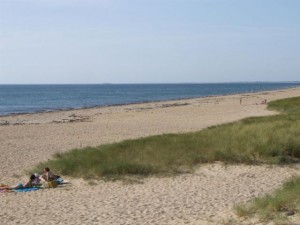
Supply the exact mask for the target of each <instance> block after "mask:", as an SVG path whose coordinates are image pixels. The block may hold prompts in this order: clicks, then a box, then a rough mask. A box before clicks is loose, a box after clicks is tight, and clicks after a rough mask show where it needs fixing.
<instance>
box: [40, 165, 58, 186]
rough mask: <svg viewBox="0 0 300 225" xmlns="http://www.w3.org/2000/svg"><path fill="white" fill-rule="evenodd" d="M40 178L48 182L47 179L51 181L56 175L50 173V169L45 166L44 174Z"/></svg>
mask: <svg viewBox="0 0 300 225" xmlns="http://www.w3.org/2000/svg"><path fill="white" fill-rule="evenodd" d="M42 178H43V179H44V180H45V181H47V182H49V181H52V180H55V179H57V178H58V176H56V175H54V174H53V173H52V171H50V169H49V167H46V168H45V169H44V175H43V176H42Z"/></svg>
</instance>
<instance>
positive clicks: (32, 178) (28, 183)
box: [0, 174, 36, 190]
mask: <svg viewBox="0 0 300 225" xmlns="http://www.w3.org/2000/svg"><path fill="white" fill-rule="evenodd" d="M35 178H36V177H35V175H34V174H32V175H31V176H30V178H29V181H28V182H27V183H25V184H21V183H20V184H18V185H17V186H15V187H4V188H0V189H2V190H3V189H5V190H15V189H24V188H32V187H34V184H33V182H34V180H35Z"/></svg>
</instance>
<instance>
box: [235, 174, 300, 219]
mask: <svg viewBox="0 0 300 225" xmlns="http://www.w3.org/2000/svg"><path fill="white" fill-rule="evenodd" d="M235 210H236V212H237V215H239V216H241V217H251V216H253V215H255V214H257V215H259V217H260V218H261V219H262V220H265V221H271V220H275V221H281V222H282V221H287V216H288V215H289V214H290V215H293V214H296V213H298V212H299V210H300V178H292V179H291V180H290V181H289V182H287V183H285V184H284V186H283V188H282V189H280V190H277V191H276V192H275V193H274V194H273V195H266V196H264V197H260V198H256V199H254V200H253V201H252V202H251V203H249V204H246V205H240V206H237V207H236V208H235Z"/></svg>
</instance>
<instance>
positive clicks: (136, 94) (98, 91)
mask: <svg viewBox="0 0 300 225" xmlns="http://www.w3.org/2000/svg"><path fill="white" fill-rule="evenodd" d="M299 85H300V83H296V82H291V83H262V82H260V83H218V84H91V85H0V115H10V114H19V113H34V112H42V111H55V110H66V109H78V108H89V107H96V106H110V105H120V104H130V103H141V102H153V101H163V100H174V99H185V98H195V97H205V96H212V95H228V94H236V93H248V92H259V91H269V90H277V89H283V88H290V87H295V86H299Z"/></svg>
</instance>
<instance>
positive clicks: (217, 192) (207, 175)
mask: <svg viewBox="0 0 300 225" xmlns="http://www.w3.org/2000/svg"><path fill="white" fill-rule="evenodd" d="M292 96H300V89H299V88H294V89H287V90H280V91H272V92H264V93H251V94H243V95H230V96H220V97H208V98H199V99H189V100H177V101H168V102H156V103H147V104H135V105H124V106H114V107H103V108H93V109H82V110H72V111H60V112H51V113H39V114H27V115H16V116H7V117H0V133H1V135H0V143H1V145H0V154H1V158H0V168H1V170H0V177H1V180H0V182H1V183H7V184H14V183H16V182H19V181H20V180H24V179H25V178H24V170H26V169H28V168H31V167H32V166H34V165H35V164H36V163H38V162H40V161H44V160H47V159H49V158H51V156H52V155H53V154H54V153H56V152H63V151H68V150H70V149H72V148H80V147H85V146H96V145H99V144H104V143H112V142H116V141H120V140H124V139H128V138H137V137H143V136H148V135H154V134H162V133H178V132H188V131H196V130H201V129H203V128H206V127H209V126H212V125H217V124H221V123H226V122H232V121H236V120H239V119H242V118H246V117H250V116H264V115H272V114H275V113H276V112H271V111H268V110H266V105H262V104H260V102H261V101H262V100H263V99H267V100H268V101H271V100H275V99H281V98H287V97H292ZM240 98H243V100H242V105H240ZM295 174H298V171H297V170H296V169H293V168H289V167H282V168H280V167H267V166H244V165H239V166H227V167H225V166H223V165H220V164H214V165H204V166H201V167H199V168H198V169H196V171H195V173H194V174H184V175H180V176H176V177H169V178H155V177H153V178H147V179H144V180H142V183H133V184H124V183H122V182H104V181H100V182H99V183H98V184H97V185H89V184H88V183H87V182H86V181H82V180H77V179H71V183H72V184H71V185H68V186H66V187H63V188H57V189H52V190H42V191H37V192H32V193H22V194H10V193H9V194H3V193H2V194H0V199H1V201H0V206H1V211H0V218H1V224H218V223H219V222H220V220H222V219H223V218H224V214H226V213H227V212H228V211H229V210H230V209H231V208H232V206H233V205H235V204H237V203H241V202H245V201H248V200H250V199H251V198H253V197H255V196H258V195H260V194H263V193H268V192H270V191H272V190H274V189H276V188H278V187H280V185H281V184H282V183H283V182H284V181H285V180H286V179H288V178H290V177H291V176H293V175H295ZM68 179H69V178H68ZM32 220H33V221H34V222H32Z"/></svg>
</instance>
